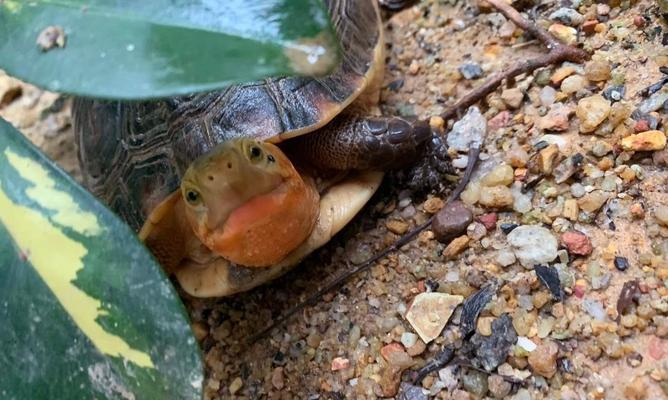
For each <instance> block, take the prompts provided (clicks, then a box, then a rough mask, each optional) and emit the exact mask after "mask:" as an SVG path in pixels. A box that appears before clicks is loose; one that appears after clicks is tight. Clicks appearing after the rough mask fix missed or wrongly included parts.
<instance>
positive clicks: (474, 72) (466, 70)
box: [459, 62, 482, 80]
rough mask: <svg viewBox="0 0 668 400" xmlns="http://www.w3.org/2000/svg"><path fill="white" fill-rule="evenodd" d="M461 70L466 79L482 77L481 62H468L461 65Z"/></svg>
mask: <svg viewBox="0 0 668 400" xmlns="http://www.w3.org/2000/svg"><path fill="white" fill-rule="evenodd" d="M459 72H460V73H461V74H462V76H463V77H464V79H466V80H472V79H478V78H481V77H482V68H481V67H480V64H478V63H476V62H468V63H464V64H462V65H460V66H459Z"/></svg>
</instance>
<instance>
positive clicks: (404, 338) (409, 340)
mask: <svg viewBox="0 0 668 400" xmlns="http://www.w3.org/2000/svg"><path fill="white" fill-rule="evenodd" d="M417 341H418V336H417V335H416V334H414V333H411V332H404V333H402V334H401V344H403V345H404V347H405V348H409V347H413V346H414V345H415V343H417Z"/></svg>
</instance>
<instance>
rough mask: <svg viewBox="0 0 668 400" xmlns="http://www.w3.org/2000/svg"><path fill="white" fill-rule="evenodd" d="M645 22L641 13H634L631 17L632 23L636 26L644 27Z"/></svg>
mask: <svg viewBox="0 0 668 400" xmlns="http://www.w3.org/2000/svg"><path fill="white" fill-rule="evenodd" d="M646 24H647V21H645V18H643V16H642V15H636V16H635V17H633V25H635V26H636V28H644V27H645V25H646Z"/></svg>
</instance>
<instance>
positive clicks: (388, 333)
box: [0, 0, 668, 399]
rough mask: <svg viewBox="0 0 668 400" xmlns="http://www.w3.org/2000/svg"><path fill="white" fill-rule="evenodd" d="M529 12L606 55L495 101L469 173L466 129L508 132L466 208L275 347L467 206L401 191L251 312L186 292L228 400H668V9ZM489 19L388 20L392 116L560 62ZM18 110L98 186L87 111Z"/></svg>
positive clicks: (22, 101) (213, 382) (389, 185)
mask: <svg viewBox="0 0 668 400" xmlns="http://www.w3.org/2000/svg"><path fill="white" fill-rule="evenodd" d="M522 3H523V5H524V6H526V7H527V8H525V9H524V11H526V12H527V13H528V14H529V15H530V16H531V17H532V18H534V19H536V20H537V21H538V24H540V25H541V26H543V27H545V28H546V29H548V28H549V29H550V31H551V32H553V33H554V34H555V35H557V36H558V37H560V38H561V39H563V40H564V41H567V42H569V43H575V44H576V45H579V46H581V47H582V48H584V49H585V50H587V51H589V52H591V53H592V54H593V56H592V59H591V61H589V62H587V63H586V64H582V65H573V64H565V65H557V66H554V67H553V68H547V69H543V70H538V71H536V72H535V73H533V74H531V75H529V76H520V77H519V78H518V79H516V80H515V82H511V83H509V84H508V85H507V86H504V87H502V88H499V89H498V90H497V91H496V92H495V93H493V94H491V95H490V96H488V97H487V99H486V101H484V102H482V104H480V114H477V113H476V111H477V110H474V111H472V112H470V113H469V114H467V116H465V117H464V120H463V122H461V123H460V124H458V126H456V127H455V129H454V131H456V132H455V133H452V134H451V135H450V137H451V138H452V141H451V145H453V147H452V148H451V154H452V156H453V159H455V161H454V163H455V165H456V166H462V163H463V161H465V160H464V159H463V158H462V156H461V155H458V154H457V152H456V150H455V147H457V146H456V145H457V143H458V140H461V138H460V136H462V134H464V136H465V134H467V133H468V134H470V133H472V132H476V131H484V130H485V128H486V131H487V134H486V138H485V142H484V146H483V152H482V155H481V160H482V161H481V162H480V164H479V166H478V170H477V173H476V174H475V176H474V178H473V180H472V183H471V184H470V185H469V186H468V188H467V190H466V191H465V192H464V194H463V195H462V201H463V203H459V204H458V205H456V207H449V208H447V210H442V211H440V213H439V214H438V218H437V219H438V220H439V221H440V223H439V224H438V226H434V227H433V229H432V230H428V231H425V232H423V233H422V234H420V235H419V237H418V238H417V239H416V240H414V241H413V242H411V243H410V244H408V245H406V246H404V247H403V248H402V249H401V251H400V252H397V253H396V254H393V255H391V256H389V257H387V258H385V259H383V260H382V261H380V262H379V263H377V264H376V265H374V266H373V267H372V268H371V270H370V271H369V272H366V273H362V274H360V275H359V276H356V277H355V278H354V279H352V280H350V281H349V282H348V283H347V284H346V285H345V286H344V287H343V288H341V289H340V290H338V291H336V292H335V293H332V294H329V295H326V296H325V297H324V299H323V300H322V301H321V302H319V303H318V304H317V305H315V306H313V307H307V308H306V309H305V310H304V311H302V312H300V313H298V315H296V316H294V317H292V318H291V319H290V320H289V321H288V323H287V324H285V325H283V326H281V327H278V328H277V329H275V330H274V331H273V332H272V333H271V334H270V335H269V337H266V338H264V339H262V340H260V341H259V342H257V343H255V344H253V345H247V344H246V339H247V338H248V337H250V336H251V335H252V334H254V333H256V332H257V331H259V330H260V329H262V328H263V327H265V326H267V325H268V324H269V323H270V321H272V319H274V318H276V317H278V316H280V315H281V313H282V312H283V311H285V310H286V309H288V308H289V307H290V306H292V305H294V304H296V303H297V302H299V301H300V300H303V299H304V298H305V296H306V295H308V294H310V293H312V292H314V291H315V290H317V289H318V288H319V287H320V286H321V285H322V283H323V282H326V281H328V280H330V279H333V278H334V277H336V276H338V275H339V274H340V273H342V272H343V271H345V270H346V269H348V268H352V267H353V266H354V264H356V263H360V262H362V261H363V260H364V259H366V258H367V257H369V256H370V255H371V254H373V253H374V252H376V251H378V250H380V249H382V248H383V247H385V246H386V245H388V244H390V243H391V242H392V241H394V240H396V239H397V238H398V237H399V235H400V234H402V233H404V232H405V231H406V230H407V229H410V228H411V227H414V226H416V225H418V224H420V223H422V222H423V221H425V220H426V219H427V218H428V217H429V216H430V215H431V214H432V213H436V212H438V211H439V209H441V207H442V206H443V201H442V200H443V199H445V197H446V196H447V193H444V194H439V195H436V196H434V195H430V196H427V197H424V196H418V195H416V194H413V193H411V192H410V191H407V190H404V189H403V188H402V187H400V186H399V185H397V184H395V183H394V182H396V180H393V179H392V178H390V179H388V180H387V181H386V183H385V184H384V186H383V187H382V188H381V190H380V191H379V193H378V194H377V195H376V196H375V197H374V198H373V199H372V201H371V202H370V204H369V205H368V206H367V207H366V208H365V210H364V211H363V212H362V213H361V215H360V216H359V217H358V218H356V219H355V221H354V222H353V223H352V224H351V225H350V226H348V227H347V228H346V229H345V230H344V231H343V232H342V233H341V234H340V235H338V236H337V237H336V238H335V239H334V240H333V241H332V242H331V243H330V244H329V245H327V246H326V247H325V248H323V249H322V250H320V251H318V252H316V254H314V255H313V256H311V257H310V258H308V259H307V260H306V261H305V262H304V263H302V265H301V266H299V267H298V268H296V269H295V270H294V271H292V272H291V273H289V274H287V275H286V276H284V277H282V278H280V279H278V280H277V281H275V282H273V283H270V284H268V285H265V286H263V287H260V288H258V289H256V290H253V291H251V292H249V293H246V294H242V295H238V296H234V297H232V298H227V299H211V300H198V299H190V298H186V299H185V300H186V303H187V304H188V306H189V309H190V313H191V317H192V320H193V326H194V329H195V332H196V333H197V335H198V336H199V339H200V342H201V344H202V347H203V349H204V352H205V361H206V367H207V379H206V396H207V398H209V399H218V398H251V399H255V398H276V399H279V398H280V399H284V398H285V399H291V398H300V399H301V398H309V399H318V398H319V399H330V398H331V399H343V398H355V399H365V398H368V399H371V398H377V397H390V398H392V397H397V398H405V399H425V398H437V399H450V398H452V399H473V398H514V399H542V398H549V399H557V398H562V399H589V398H592V399H659V398H668V361H667V360H668V256H667V254H668V195H667V194H666V188H667V187H668V186H667V184H668V171H667V170H666V163H667V162H668V150H666V149H665V142H666V136H665V133H664V132H665V130H666V128H667V127H668V114H667V110H668V108H667V107H666V106H665V104H667V103H665V102H666V100H667V99H668V90H664V89H658V90H657V91H656V92H655V93H654V94H652V95H651V96H650V95H648V94H647V93H643V92H642V89H644V88H646V87H648V86H649V85H651V84H653V83H655V82H658V81H660V80H661V79H662V78H663V77H664V76H665V75H663V74H662V73H661V72H660V71H659V67H661V66H668V51H667V50H665V47H664V45H663V44H662V42H665V41H666V37H668V35H666V33H667V32H668V31H667V30H666V29H667V28H666V23H665V20H664V19H663V18H662V17H661V15H660V11H659V10H658V8H659V6H658V5H657V4H662V3H661V2H658V3H655V2H649V1H640V2H637V3H634V4H633V5H631V6H629V4H628V2H622V3H621V5H620V4H619V2H610V5H608V4H592V3H591V2H589V1H564V2H561V3H563V4H565V5H566V7H564V8H561V9H560V7H559V6H558V5H557V4H556V3H557V2H544V3H543V4H542V5H540V6H535V3H534V2H532V1H531V0H529V1H525V2H522ZM576 3H577V4H576ZM488 11H489V10H485V7H484V4H476V3H474V2H471V3H470V4H468V3H467V4H462V2H456V1H445V0H444V1H423V2H421V3H420V4H418V5H417V6H414V7H412V8H409V9H407V10H404V11H402V12H400V13H398V14H394V15H392V16H389V15H388V16H387V17H388V19H387V23H386V25H385V28H386V32H387V35H386V41H387V48H388V53H387V54H388V66H387V68H386V74H385V88H384V89H383V92H382V105H381V106H382V108H383V111H384V112H385V113H386V114H399V115H404V116H412V115H416V116H419V117H421V118H429V117H430V116H432V115H437V114H438V113H440V112H442V111H443V110H444V108H445V107H446V106H447V105H448V104H451V103H452V102H454V100H455V99H457V98H458V97H461V96H462V95H463V94H464V93H466V92H467V91H468V90H470V89H471V88H472V87H475V86H476V85H478V84H480V83H482V82H483V81H484V79H485V78H486V77H488V76H489V75H490V74H492V73H494V72H496V71H499V70H500V69H501V68H502V67H503V66H504V65H509V64H510V63H513V62H517V61H519V60H524V59H527V58H530V57H532V56H534V55H536V54H540V53H541V52H543V51H544V49H543V48H542V47H541V46H540V44H539V43H537V42H535V41H532V40H528V39H527V38H526V37H524V36H523V35H522V32H521V31H519V30H517V29H515V28H514V26H513V25H512V24H511V23H509V22H507V21H506V20H505V19H504V18H503V17H502V16H501V15H500V14H497V13H489V12H488ZM568 25H571V26H572V28H571V27H569V26H568ZM0 99H1V101H0V116H2V117H4V118H7V119H9V120H10V121H11V122H12V123H14V124H15V125H16V126H17V127H18V128H19V129H21V130H22V131H23V132H24V133H25V134H26V135H27V136H28V137H30V139H31V140H32V141H33V142H35V143H36V144H37V145H38V146H40V147H42V148H43V149H44V150H45V151H46V153H47V154H49V156H51V157H52V158H54V159H55V160H56V161H57V162H59V163H60V164H61V165H62V166H63V167H64V168H65V169H66V170H67V171H68V172H70V173H72V174H73V175H74V176H75V177H77V178H78V177H79V176H80V174H79V172H78V171H77V165H76V155H75V152H74V148H73V141H72V130H71V124H70V120H69V117H68V110H69V101H68V100H66V99H62V98H59V97H58V96H56V95H53V94H50V93H44V92H41V91H39V90H38V89H35V88H33V87H31V86H29V85H25V84H22V83H20V82H18V81H15V80H12V79H10V78H8V77H6V76H2V75H0ZM431 122H432V125H433V126H435V127H437V128H438V127H440V128H442V129H443V130H444V131H450V130H451V129H452V123H451V122H448V123H447V125H445V126H444V122H443V121H442V120H439V119H438V118H433V119H432V120H431ZM462 126H463V127H464V128H463V129H462ZM457 132H459V133H457ZM458 138H459V139H458ZM522 189H523V190H522ZM442 242H444V243H442ZM535 265H541V266H540V267H535ZM485 287H489V288H490V289H484V290H490V291H489V293H490V294H492V296H491V300H490V301H489V302H488V303H485V302H483V305H484V304H486V306H485V307H484V308H483V309H482V311H481V312H480V315H479V318H478V319H477V323H475V324H474V328H475V332H474V333H473V335H472V336H471V335H467V334H466V333H467V332H466V331H467V329H466V323H465V321H467V320H468V318H471V316H472V314H471V313H469V312H468V311H467V312H462V309H463V308H466V307H456V308H455V306H457V304H459V303H460V302H462V300H464V301H465V302H466V304H468V305H470V304H471V302H470V301H468V300H469V299H470V298H471V296H472V295H473V294H474V293H476V292H478V291H479V290H481V288H485ZM453 309H454V313H452V310H453ZM450 314H452V315H450ZM473 316H475V315H473ZM425 342H428V343H425ZM447 346H451V348H453V349H455V358H454V360H452V361H451V362H450V363H449V364H447V366H445V367H441V368H437V369H436V370H435V371H434V372H431V373H430V374H428V375H427V376H426V377H424V378H423V379H421V380H419V381H417V382H413V381H412V380H411V376H412V375H411V373H410V371H408V370H418V369H420V368H421V367H422V366H424V365H425V364H426V363H428V362H430V361H431V360H433V359H434V357H435V356H437V355H438V354H443V353H441V352H442V350H443V349H444V348H446V347H447ZM402 371H403V374H402ZM402 376H403V381H404V383H403V384H401V387H400V382H401V378H402ZM398 390H400V392H399V394H398V392H397V391H398ZM402 396H403V397H402Z"/></svg>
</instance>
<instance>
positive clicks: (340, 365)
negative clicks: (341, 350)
mask: <svg viewBox="0 0 668 400" xmlns="http://www.w3.org/2000/svg"><path fill="white" fill-rule="evenodd" d="M349 367H350V360H349V359H347V358H343V357H336V358H334V359H333V360H332V366H331V368H330V369H331V370H332V371H338V370H341V369H346V368H349Z"/></svg>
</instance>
